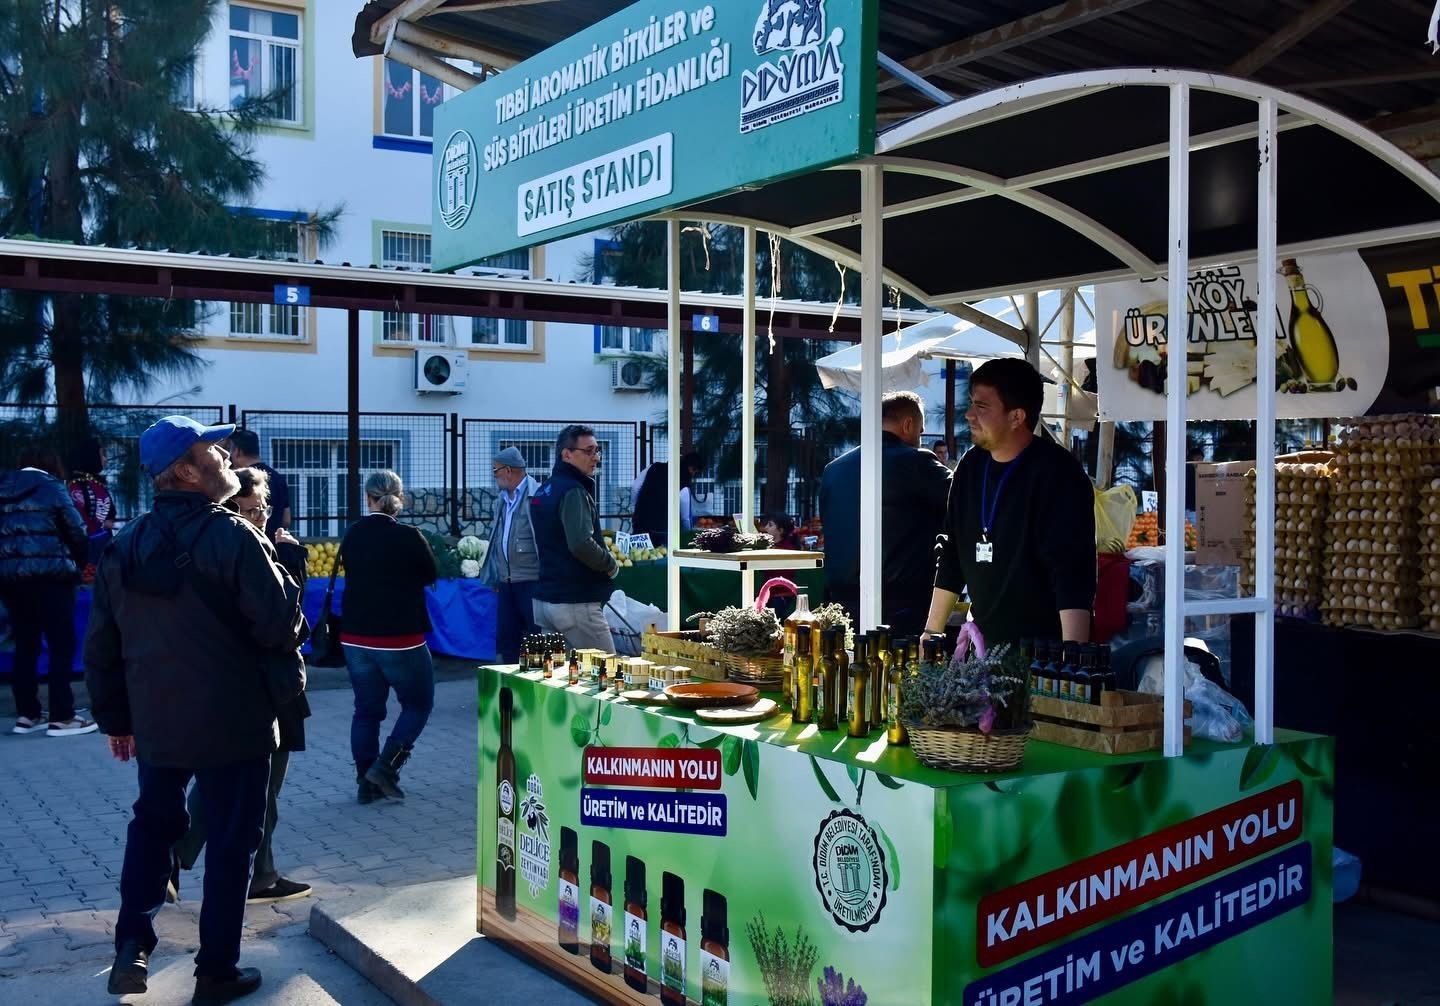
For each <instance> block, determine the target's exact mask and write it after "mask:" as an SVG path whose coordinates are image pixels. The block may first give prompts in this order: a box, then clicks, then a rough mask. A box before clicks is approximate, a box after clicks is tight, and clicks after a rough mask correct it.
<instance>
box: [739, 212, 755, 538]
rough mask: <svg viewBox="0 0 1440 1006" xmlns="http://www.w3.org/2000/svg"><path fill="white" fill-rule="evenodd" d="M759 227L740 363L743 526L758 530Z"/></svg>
mask: <svg viewBox="0 0 1440 1006" xmlns="http://www.w3.org/2000/svg"><path fill="white" fill-rule="evenodd" d="M755 250H756V249H755V228H754V226H747V227H746V228H745V277H744V291H745V318H744V321H743V323H742V324H741V328H740V330H741V336H740V342H741V348H740V366H741V368H742V376H741V380H742V382H743V383H742V385H741V387H742V389H743V390H742V392H741V398H740V466H741V467H740V519H741V522H742V523H743V524H744V525H745V526H744V527H742V528H740V530H741V531H744V532H745V533H746V534H749V533H750V532H751V531H753V530H755V460H756V459H755Z"/></svg>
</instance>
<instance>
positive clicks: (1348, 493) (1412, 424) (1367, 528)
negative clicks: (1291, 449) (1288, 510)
mask: <svg viewBox="0 0 1440 1006" xmlns="http://www.w3.org/2000/svg"><path fill="white" fill-rule="evenodd" d="M1437 448H1440V421H1437V420H1436V418H1435V417H1432V416H1412V415H1387V416H1373V417H1368V418H1365V419H1361V420H1357V421H1355V422H1354V423H1352V424H1351V425H1349V426H1348V427H1347V428H1346V429H1344V430H1343V431H1342V432H1341V433H1340V434H1339V436H1338V438H1337V443H1336V448H1335V464H1334V468H1335V473H1334V481H1333V483H1332V486H1331V495H1330V517H1329V520H1328V521H1327V522H1326V527H1325V549H1326V580H1325V593H1324V601H1323V603H1322V605H1321V618H1322V620H1323V621H1324V622H1325V624H1327V625H1334V626H1345V625H1353V626H1362V627H1366V628H1373V629H1415V628H1418V627H1419V625H1420V607H1421V598H1420V548H1419V545H1420V529H1421V525H1420V509H1419V504H1420V488H1421V486H1422V485H1423V484H1425V483H1426V482H1428V481H1429V473H1430V471H1431V469H1432V466H1433V464H1434V462H1435V460H1436V458H1437Z"/></svg>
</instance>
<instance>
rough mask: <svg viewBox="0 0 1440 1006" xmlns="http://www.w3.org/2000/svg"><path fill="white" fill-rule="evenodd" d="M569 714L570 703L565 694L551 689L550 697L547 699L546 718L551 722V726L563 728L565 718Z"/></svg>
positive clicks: (556, 689)
mask: <svg viewBox="0 0 1440 1006" xmlns="http://www.w3.org/2000/svg"><path fill="white" fill-rule="evenodd" d="M569 712H570V703H569V702H568V701H566V696H565V693H564V692H563V691H561V690H560V689H558V688H554V689H551V690H550V694H549V696H547V697H546V699H545V718H546V719H548V720H549V721H550V725H551V726H553V727H558V726H562V725H563V724H564V723H565V716H566V714H567V713H569Z"/></svg>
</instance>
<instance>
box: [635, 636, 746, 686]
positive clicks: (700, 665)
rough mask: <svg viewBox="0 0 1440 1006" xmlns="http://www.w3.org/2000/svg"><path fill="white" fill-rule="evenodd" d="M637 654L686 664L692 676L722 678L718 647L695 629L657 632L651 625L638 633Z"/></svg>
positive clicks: (722, 665)
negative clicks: (638, 650) (638, 646)
mask: <svg viewBox="0 0 1440 1006" xmlns="http://www.w3.org/2000/svg"><path fill="white" fill-rule="evenodd" d="M640 654H641V656H643V657H644V658H645V659H646V660H649V661H652V662H654V663H657V664H663V665H665V666H672V667H673V666H677V665H678V666H680V667H688V668H690V671H691V673H693V674H694V675H695V677H697V678H701V679H703V680H706V681H724V680H725V662H724V660H723V659H722V658H721V655H720V651H719V650H717V649H715V647H713V646H711V645H710V644H709V643H707V642H705V640H704V638H703V635H702V633H700V632H698V631H695V630H688V631H682V632H661V631H660V630H658V629H656V628H655V626H653V625H652V626H650V628H648V629H646V630H645V631H644V632H643V633H641V635H640Z"/></svg>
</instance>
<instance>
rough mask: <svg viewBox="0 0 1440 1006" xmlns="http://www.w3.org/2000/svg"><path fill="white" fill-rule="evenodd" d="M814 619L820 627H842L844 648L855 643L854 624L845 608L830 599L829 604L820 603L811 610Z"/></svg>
mask: <svg viewBox="0 0 1440 1006" xmlns="http://www.w3.org/2000/svg"><path fill="white" fill-rule="evenodd" d="M811 614H812V615H814V616H815V621H816V622H818V623H819V624H820V628H822V629H844V630H845V648H846V649H847V650H848V649H849V648H850V647H852V646H854V645H855V624H854V623H853V622H851V621H850V616H849V615H848V614H846V613H845V609H844V608H842V607H841V606H840V605H838V604H836V603H835V602H834V601H831V602H830V603H829V604H822V605H820V607H818V608H816V609H815V610H814V611H812V612H811Z"/></svg>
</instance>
